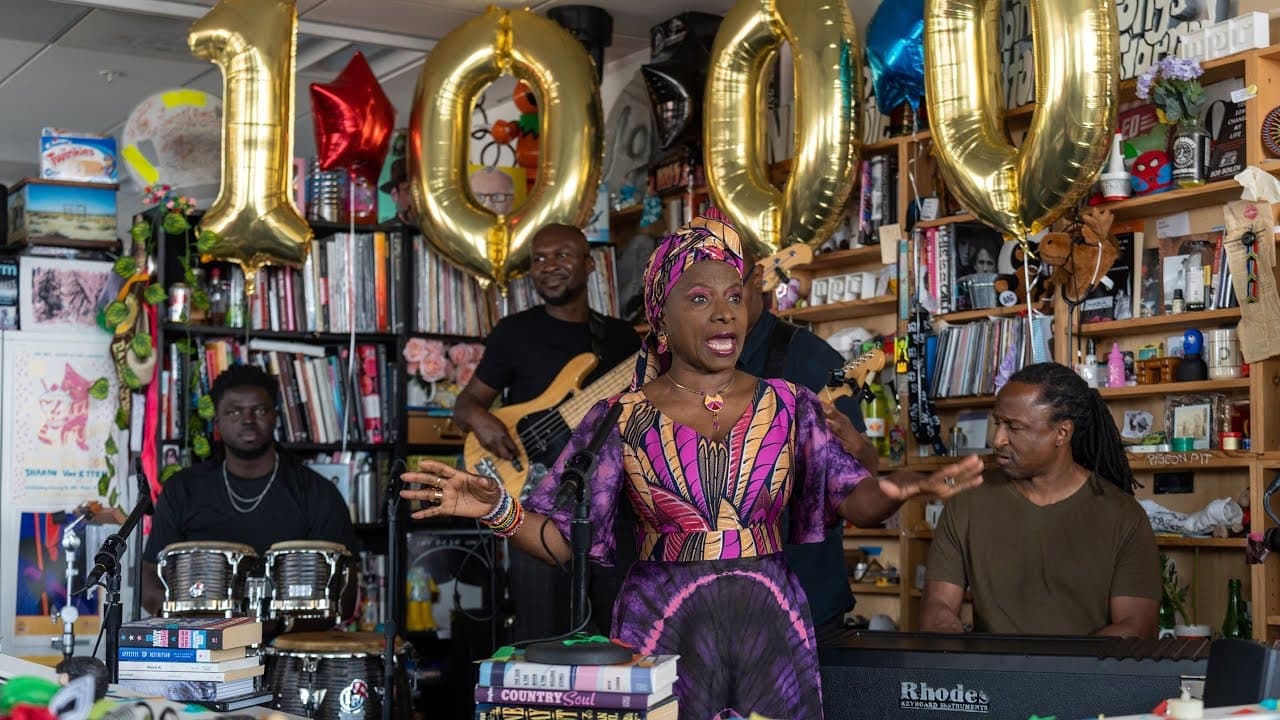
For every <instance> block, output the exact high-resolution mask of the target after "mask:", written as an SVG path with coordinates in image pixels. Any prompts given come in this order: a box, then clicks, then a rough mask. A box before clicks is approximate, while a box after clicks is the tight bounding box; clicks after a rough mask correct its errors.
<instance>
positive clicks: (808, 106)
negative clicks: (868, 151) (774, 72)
mask: <svg viewBox="0 0 1280 720" xmlns="http://www.w3.org/2000/svg"><path fill="white" fill-rule="evenodd" d="M784 40H785V41H786V42H787V44H788V45H790V47H791V54H792V60H793V66H794V71H793V77H794V81H795V133H794V147H795V152H794V153H793V157H792V166H791V172H790V174H789V175H788V177H787V182H786V185H785V186H784V187H783V189H782V191H778V190H777V189H775V188H774V187H773V186H772V185H771V184H770V182H769V178H768V177H767V175H766V171H765V165H764V160H763V158H764V157H765V154H766V153H765V147H766V142H767V141H766V135H765V129H766V122H765V120H764V118H763V117H762V113H763V111H764V108H766V107H767V106H768V104H767V102H766V97H765V94H766V92H767V86H766V84H765V82H764V73H765V70H766V68H768V66H769V63H770V62H771V61H772V60H773V59H774V58H775V57H776V56H777V53H778V49H779V47H780V46H781V44H782V42H783V41H784ZM861 58H862V53H861V52H860V51H859V49H858V43H857V35H856V33H855V31H854V27H853V19H852V18H851V17H850V15H849V8H848V6H847V5H846V3H844V2H831V1H830V0H739V2H738V3H737V4H735V5H734V6H733V8H731V9H730V10H729V12H728V14H726V15H725V17H724V20H723V21H722V22H721V23H720V29H719V31H718V32H717V33H716V39H715V44H714V46H713V47H712V51H711V69H710V72H709V74H708V77H707V100H706V112H705V114H704V115H705V118H706V120H705V121H704V125H703V140H704V144H705V145H706V170H707V186H708V188H709V189H710V191H711V195H712V197H713V199H714V200H715V202H716V204H717V205H719V206H720V208H721V209H723V210H724V211H725V212H726V213H728V215H729V217H731V218H733V220H735V221H736V223H737V225H738V230H739V233H740V234H741V235H742V236H743V239H744V241H745V242H748V243H750V244H752V245H753V246H754V247H755V248H756V251H757V252H758V253H761V254H765V255H767V254H771V253H773V252H775V251H777V250H779V249H781V248H782V247H783V246H785V245H789V244H791V243H794V242H804V243H809V244H812V245H817V244H821V243H822V242H823V241H825V240H826V239H827V237H829V236H830V234H831V231H832V230H833V229H834V228H835V226H836V225H837V224H838V223H839V221H840V214H841V212H842V210H843V209H844V206H845V203H846V201H847V200H848V198H849V193H850V191H851V190H852V189H853V183H854V178H855V176H856V172H855V166H856V164H857V160H858V153H859V151H860V139H861V138H860V136H861V133H860V131H859V113H858V111H857V103H858V101H859V99H860V98H861V96H862V92H861V83H862V61H861Z"/></svg>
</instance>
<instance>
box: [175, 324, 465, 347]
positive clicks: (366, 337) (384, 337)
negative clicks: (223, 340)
mask: <svg viewBox="0 0 1280 720" xmlns="http://www.w3.org/2000/svg"><path fill="white" fill-rule="evenodd" d="M186 333H190V334H191V335H195V336H199V337H235V338H243V337H245V336H248V338H249V339H250V340H253V339H255V338H257V339H262V340H289V341H295V342H312V343H320V344H329V343H345V342H347V341H348V340H350V339H351V335H350V334H349V333H313V332H284V331H279V330H254V329H249V330H245V329H244V328H233V327H221V326H214V325H183V324H181V323H165V324H164V334H165V336H166V339H167V338H168V337H172V338H174V339H178V338H180V337H181V336H182V335H184V334H186ZM420 334H423V335H431V333H420ZM434 337H442V336H434ZM459 337H463V336H459ZM399 338H400V336H399V335H396V334H394V333H365V332H358V333H356V340H358V341H361V342H378V343H386V342H394V341H396V340H398V339H399ZM466 339H468V340H476V338H471V337H468V338H466Z"/></svg>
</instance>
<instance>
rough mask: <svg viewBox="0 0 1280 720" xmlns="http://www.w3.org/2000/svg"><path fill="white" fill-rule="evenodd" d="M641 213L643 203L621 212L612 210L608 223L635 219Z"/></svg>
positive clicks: (623, 209)
mask: <svg viewBox="0 0 1280 720" xmlns="http://www.w3.org/2000/svg"><path fill="white" fill-rule="evenodd" d="M643 212H644V203H636V204H635V205H631V206H628V207H625V208H622V209H621V210H614V211H612V212H610V213H609V222H611V223H613V222H621V221H623V220H630V219H631V218H633V217H636V216H637V215H640V214H641V213H643Z"/></svg>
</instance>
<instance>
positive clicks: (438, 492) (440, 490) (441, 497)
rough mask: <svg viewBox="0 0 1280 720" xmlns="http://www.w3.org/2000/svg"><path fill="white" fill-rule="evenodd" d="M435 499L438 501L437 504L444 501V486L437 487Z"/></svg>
mask: <svg viewBox="0 0 1280 720" xmlns="http://www.w3.org/2000/svg"><path fill="white" fill-rule="evenodd" d="M435 501H436V503H437V504H439V503H442V502H444V489H443V488H436V500H435Z"/></svg>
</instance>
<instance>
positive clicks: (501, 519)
mask: <svg viewBox="0 0 1280 720" xmlns="http://www.w3.org/2000/svg"><path fill="white" fill-rule="evenodd" d="M499 489H500V491H501V492H502V496H501V497H499V498H498V502H497V504H496V505H494V508H493V510H491V511H489V513H488V514H487V515H485V516H483V517H481V518H480V522H482V523H484V524H485V525H487V526H488V527H489V529H490V530H492V531H493V533H494V534H495V535H497V536H498V537H503V538H508V537H511V536H512V535H515V534H516V531H517V530H519V529H520V524H521V523H523V522H524V506H522V505H521V504H520V501H519V500H516V499H515V498H513V497H511V495H510V493H508V492H507V490H506V488H503V487H501V486H499Z"/></svg>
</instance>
